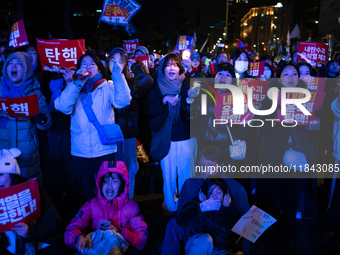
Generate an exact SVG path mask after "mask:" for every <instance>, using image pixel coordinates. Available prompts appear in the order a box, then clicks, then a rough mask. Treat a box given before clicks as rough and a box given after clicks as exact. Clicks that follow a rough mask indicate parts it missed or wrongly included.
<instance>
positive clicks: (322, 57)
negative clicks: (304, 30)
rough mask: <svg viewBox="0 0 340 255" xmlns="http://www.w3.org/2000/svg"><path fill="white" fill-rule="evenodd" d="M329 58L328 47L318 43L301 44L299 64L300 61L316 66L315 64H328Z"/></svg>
mask: <svg viewBox="0 0 340 255" xmlns="http://www.w3.org/2000/svg"><path fill="white" fill-rule="evenodd" d="M327 56H328V45H327V44H324V43H317V42H299V48H298V57H297V62H298V63H299V61H300V59H303V60H305V61H306V62H307V63H309V64H311V65H314V66H315V63H322V64H324V63H326V62H327Z"/></svg>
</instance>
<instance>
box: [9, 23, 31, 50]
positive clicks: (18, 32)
mask: <svg viewBox="0 0 340 255" xmlns="http://www.w3.org/2000/svg"><path fill="white" fill-rule="evenodd" d="M27 44H28V40H27V35H26V31H25V25H24V20H23V19H22V20H19V21H18V22H15V23H14V24H13V26H12V29H11V35H10V37H9V44H8V45H9V46H13V49H15V48H19V47H21V46H24V45H27Z"/></svg>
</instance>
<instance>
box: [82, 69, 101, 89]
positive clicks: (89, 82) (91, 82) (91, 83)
mask: <svg viewBox="0 0 340 255" xmlns="http://www.w3.org/2000/svg"><path fill="white" fill-rule="evenodd" d="M102 78H103V75H102V74H101V73H97V74H96V75H95V76H93V77H92V78H90V79H88V80H87V81H86V82H85V85H84V86H83V89H82V91H84V92H86V93H88V92H91V91H92V89H93V86H94V84H95V83H96V82H97V81H99V80H100V79H102Z"/></svg>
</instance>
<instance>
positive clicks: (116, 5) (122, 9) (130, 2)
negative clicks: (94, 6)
mask: <svg viewBox="0 0 340 255" xmlns="http://www.w3.org/2000/svg"><path fill="white" fill-rule="evenodd" d="M140 8H141V5H140V4H139V3H137V2H136V1H134V0H105V1H104V2H103V9H102V12H101V15H100V18H99V22H104V23H107V24H109V25H120V26H128V24H129V22H130V20H131V18H132V17H133V16H134V15H135V14H136V13H137V12H138V11H139V9H140Z"/></svg>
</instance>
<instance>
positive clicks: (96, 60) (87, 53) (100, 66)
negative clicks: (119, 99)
mask: <svg viewBox="0 0 340 255" xmlns="http://www.w3.org/2000/svg"><path fill="white" fill-rule="evenodd" d="M86 56H89V57H90V58H92V60H93V61H94V62H95V63H96V65H97V66H98V69H99V71H100V72H101V74H102V75H103V78H105V79H106V80H108V75H107V72H106V69H105V66H104V65H103V63H102V61H101V60H100V58H99V57H98V56H97V55H96V54H95V53H93V52H91V51H89V52H86V53H85V54H83V55H82V56H81V57H80V58H79V59H78V63H77V70H78V69H80V65H81V62H82V61H83V58H84V57H86Z"/></svg>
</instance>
